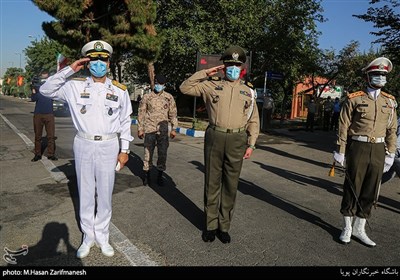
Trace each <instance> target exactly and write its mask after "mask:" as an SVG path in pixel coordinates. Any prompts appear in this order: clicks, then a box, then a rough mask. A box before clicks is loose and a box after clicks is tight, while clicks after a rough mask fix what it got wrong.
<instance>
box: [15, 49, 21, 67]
mask: <svg viewBox="0 0 400 280" xmlns="http://www.w3.org/2000/svg"><path fill="white" fill-rule="evenodd" d="M15 54H19V68H21V69H22V61H21V60H22V54H21V53H15Z"/></svg>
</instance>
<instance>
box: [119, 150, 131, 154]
mask: <svg viewBox="0 0 400 280" xmlns="http://www.w3.org/2000/svg"><path fill="white" fill-rule="evenodd" d="M121 153H123V154H127V155H129V154H130V153H131V151H130V150H121Z"/></svg>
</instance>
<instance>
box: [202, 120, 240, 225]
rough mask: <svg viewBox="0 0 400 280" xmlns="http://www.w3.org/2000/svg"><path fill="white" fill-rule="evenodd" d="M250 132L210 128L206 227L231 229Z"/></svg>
mask: <svg viewBox="0 0 400 280" xmlns="http://www.w3.org/2000/svg"><path fill="white" fill-rule="evenodd" d="M246 148H247V134H246V132H245V131H242V132H238V133H225V132H220V131H216V130H214V129H212V128H210V127H208V128H207V130H206V134H205V141H204V164H205V182H204V213H205V217H206V227H207V230H215V229H217V228H219V229H220V230H221V231H224V232H228V231H229V228H230V224H231V221H232V216H233V211H234V205H235V199H236V193H237V187H238V182H239V176H240V171H241V169H242V163H243V155H244V153H245V151H246Z"/></svg>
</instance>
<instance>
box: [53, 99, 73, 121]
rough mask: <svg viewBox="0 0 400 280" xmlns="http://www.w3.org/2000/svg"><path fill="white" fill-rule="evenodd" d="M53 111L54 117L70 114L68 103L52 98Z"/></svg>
mask: <svg viewBox="0 0 400 280" xmlns="http://www.w3.org/2000/svg"><path fill="white" fill-rule="evenodd" d="M53 111H54V115H55V116H56V117H57V116H64V117H65V116H69V115H70V112H69V107H68V104H67V103H65V102H62V101H59V100H53Z"/></svg>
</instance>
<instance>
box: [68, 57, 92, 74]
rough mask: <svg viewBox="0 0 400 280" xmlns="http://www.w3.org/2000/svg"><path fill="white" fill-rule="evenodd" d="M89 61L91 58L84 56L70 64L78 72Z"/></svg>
mask: <svg viewBox="0 0 400 280" xmlns="http://www.w3.org/2000/svg"><path fill="white" fill-rule="evenodd" d="M89 61H90V59H89V58H88V57H84V58H81V59H78V60H76V61H75V62H74V63H72V64H71V65H70V66H71V68H72V70H74V72H75V73H76V72H78V71H79V70H81V69H82V68H83V67H85V63H86V62H89Z"/></svg>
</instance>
